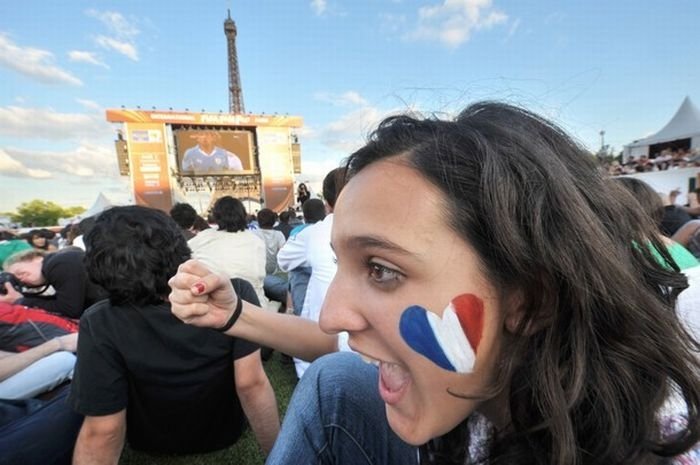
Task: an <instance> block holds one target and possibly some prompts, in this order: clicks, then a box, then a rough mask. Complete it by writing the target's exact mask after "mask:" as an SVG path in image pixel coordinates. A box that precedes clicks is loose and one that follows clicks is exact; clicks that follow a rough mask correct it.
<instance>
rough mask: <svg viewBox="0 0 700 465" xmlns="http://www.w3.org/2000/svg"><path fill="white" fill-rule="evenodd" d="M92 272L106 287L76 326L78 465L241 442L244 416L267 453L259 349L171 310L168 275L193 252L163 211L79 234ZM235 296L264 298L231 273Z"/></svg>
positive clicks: (272, 410) (118, 218) (105, 222)
mask: <svg viewBox="0 0 700 465" xmlns="http://www.w3.org/2000/svg"><path fill="white" fill-rule="evenodd" d="M85 243H86V245H87V254H86V266H87V269H88V271H89V273H90V276H91V277H92V278H93V279H94V280H95V281H96V282H98V283H100V284H101V285H102V286H103V287H104V289H105V290H106V291H107V292H108V294H109V300H104V301H102V302H99V303H98V304H96V305H94V306H92V307H91V308H90V309H88V310H87V311H86V312H85V314H84V315H83V317H82V319H81V321H80V338H79V340H78V361H77V364H76V368H75V374H74V379H73V386H72V393H71V396H70V401H71V404H72V406H73V408H74V410H75V411H76V412H78V413H80V414H83V415H85V422H84V424H83V426H82V428H81V430H80V434H79V437H78V440H77V443H76V447H75V455H74V463H75V464H88V463H116V462H117V461H118V459H119V456H120V454H121V451H122V447H123V445H124V440H125V436H126V437H128V441H129V445H130V446H131V448H132V449H135V450H139V451H144V452H148V453H169V454H192V453H203V452H210V451H214V450H218V449H223V448H225V447H228V446H230V445H232V444H233V443H234V442H236V441H237V440H238V438H239V437H240V435H241V433H242V431H243V430H244V429H245V424H246V418H247V419H248V422H249V424H250V426H251V427H252V430H253V433H254V434H255V436H256V438H257V440H258V443H259V444H260V447H261V448H262V450H263V452H265V453H267V452H269V450H270V449H271V447H272V444H273V443H274V441H275V438H276V436H277V433H278V431H279V417H278V412H277V403H276V400H275V395H274V392H273V390H272V387H271V385H270V382H269V380H268V378H267V375H266V374H265V371H264V369H263V366H262V362H261V360H260V351H259V347H258V346H257V345H255V344H252V343H249V342H247V341H244V340H240V339H235V338H234V339H232V338H230V337H228V336H226V335H224V334H219V333H216V332H213V331H209V330H206V329H201V328H196V327H193V326H190V325H186V324H184V323H182V322H181V321H180V320H178V319H177V318H176V317H175V316H174V315H172V313H171V312H170V304H169V303H168V299H167V295H168V293H169V292H170V288H169V287H168V279H169V278H170V277H171V276H173V275H174V274H175V272H176V270H177V267H178V265H180V264H181V263H182V262H184V261H185V260H187V259H188V258H189V257H190V250H189V248H188V247H187V243H186V241H185V238H184V236H183V235H182V233H181V231H180V229H179V228H178V226H177V224H176V223H175V222H174V221H173V220H172V218H170V217H169V216H168V215H166V214H165V213H163V212H161V211H159V210H154V209H149V208H145V207H139V206H129V207H115V208H112V209H110V210H108V211H106V212H104V213H102V214H100V216H99V217H98V218H97V221H96V223H95V226H94V228H93V229H92V230H91V231H90V233H88V235H87V236H86V238H85ZM232 284H233V286H234V288H235V289H236V292H239V294H238V295H240V298H241V299H244V300H247V301H248V302H250V303H252V304H255V305H259V301H258V299H257V296H256V294H255V291H254V290H253V288H252V286H251V285H250V284H249V283H248V282H246V281H243V280H239V279H234V280H232Z"/></svg>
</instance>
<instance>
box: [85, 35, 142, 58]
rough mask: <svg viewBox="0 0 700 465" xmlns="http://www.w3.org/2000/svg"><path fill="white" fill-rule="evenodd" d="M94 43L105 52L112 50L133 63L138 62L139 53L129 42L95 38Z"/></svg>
mask: <svg viewBox="0 0 700 465" xmlns="http://www.w3.org/2000/svg"><path fill="white" fill-rule="evenodd" d="M95 43H96V44H97V45H99V46H100V47H102V48H105V49H107V50H114V51H115V52H117V53H120V54H122V55H124V56H125V57H127V58H129V59H131V60H133V61H139V52H138V51H137V50H136V47H135V46H134V44H132V43H130V42H125V41H121V40H118V39H115V38H113V37H107V36H97V37H96V38H95Z"/></svg>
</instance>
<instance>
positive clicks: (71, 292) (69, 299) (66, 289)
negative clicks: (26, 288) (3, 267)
mask: <svg viewBox="0 0 700 465" xmlns="http://www.w3.org/2000/svg"><path fill="white" fill-rule="evenodd" d="M84 257H85V252H83V251H82V250H80V249H78V248H70V249H65V250H61V251H59V252H54V253H51V254H48V255H47V256H45V257H44V261H43V262H42V264H41V274H42V275H44V278H45V279H46V283H47V284H50V285H51V286H53V288H54V289H55V291H56V293H55V294H54V295H52V296H49V297H41V296H36V297H34V296H25V297H22V298H21V299H19V300H18V301H17V302H16V303H18V304H21V305H26V306H27V307H39V308H43V309H44V310H47V311H49V312H53V313H60V314H62V315H65V316H68V317H71V318H80V316H81V315H82V314H83V311H84V310H85V309H86V308H88V307H89V306H90V305H92V304H94V303H95V302H97V301H99V300H102V299H104V298H105V297H106V294H105V292H104V290H103V289H102V288H101V287H100V286H98V285H97V284H95V283H93V282H92V281H90V280H89V279H88V276H87V273H86V271H85V265H84V263H83V259H84Z"/></svg>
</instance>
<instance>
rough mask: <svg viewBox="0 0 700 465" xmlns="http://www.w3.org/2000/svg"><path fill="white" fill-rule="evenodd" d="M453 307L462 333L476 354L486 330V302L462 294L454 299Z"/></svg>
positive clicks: (472, 295)
mask: <svg viewBox="0 0 700 465" xmlns="http://www.w3.org/2000/svg"><path fill="white" fill-rule="evenodd" d="M452 305H453V306H454V309H455V313H456V314H457V318H458V319H459V324H460V326H461V327H462V331H464V334H466V335H467V340H468V341H469V345H471V346H472V349H474V352H475V353H476V352H477V349H478V347H479V343H480V342H481V334H482V332H483V330H484V302H483V301H482V300H481V299H480V298H478V297H477V296H475V295H474V294H462V295H459V296H457V297H455V298H454V299H452Z"/></svg>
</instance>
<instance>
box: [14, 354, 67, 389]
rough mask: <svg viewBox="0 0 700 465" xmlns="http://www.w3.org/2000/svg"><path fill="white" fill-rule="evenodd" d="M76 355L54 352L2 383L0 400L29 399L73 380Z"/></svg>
mask: <svg viewBox="0 0 700 465" xmlns="http://www.w3.org/2000/svg"><path fill="white" fill-rule="evenodd" d="M74 365H75V355H73V354H72V353H70V352H65V351H64V352H54V353H53V354H50V355H47V356H46V357H44V358H41V359H39V360H37V361H36V362H34V363H32V364H31V365H29V366H28V367H27V368H25V369H23V370H22V371H20V372H18V373H15V374H14V375H12V376H10V377H9V378H7V379H6V380H4V381H2V382H0V399H29V398H31V397H34V396H36V395H38V394H41V393H42V392H46V391H50V390H51V389H53V388H55V387H56V386H58V385H60V384H61V383H63V382H64V381H68V380H69V379H71V378H73V366H74Z"/></svg>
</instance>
